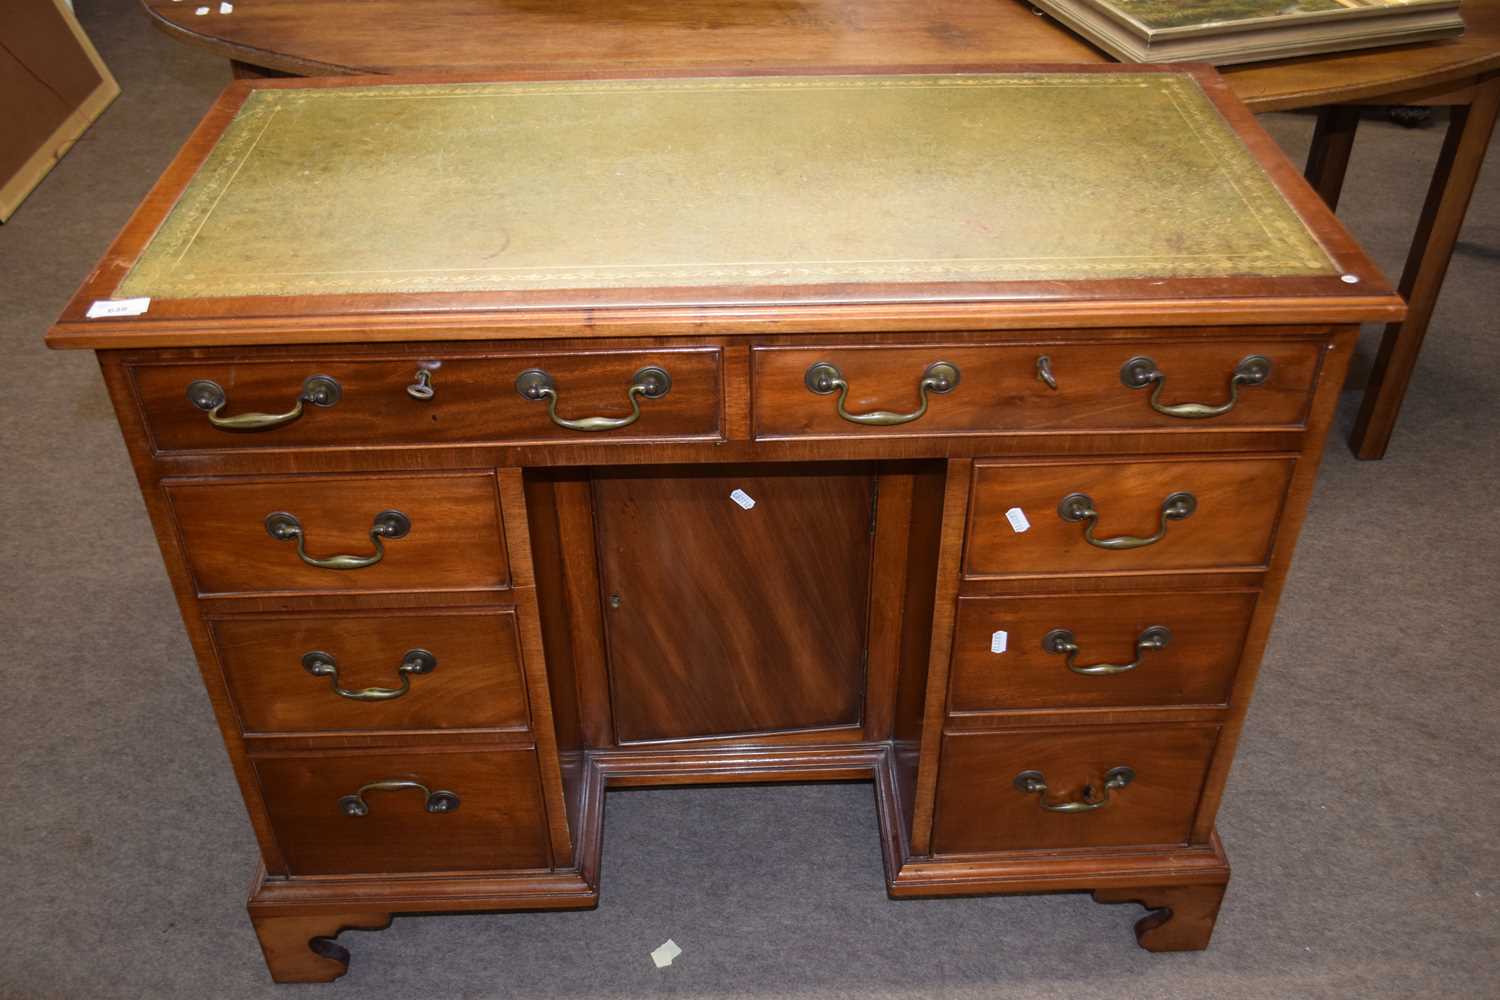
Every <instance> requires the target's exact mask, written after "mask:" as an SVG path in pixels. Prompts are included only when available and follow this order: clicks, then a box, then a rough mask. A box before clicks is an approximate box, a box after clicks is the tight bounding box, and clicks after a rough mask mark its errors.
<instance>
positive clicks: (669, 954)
mask: <svg viewBox="0 0 1500 1000" xmlns="http://www.w3.org/2000/svg"><path fill="white" fill-rule="evenodd" d="M681 954H682V949H681V948H679V947H677V942H676V941H673V940H672V939H671V938H667V940H666V943H665V944H663V945H662V946H661V947H660V948H658V949H656V950H655V951H653V952H652V953H651V961H653V962H655V963H656V967H657V968H658V969H665V968H666V967H667V966H669V965H671V964H672V959H674V958H676V957H677V956H678V955H681Z"/></svg>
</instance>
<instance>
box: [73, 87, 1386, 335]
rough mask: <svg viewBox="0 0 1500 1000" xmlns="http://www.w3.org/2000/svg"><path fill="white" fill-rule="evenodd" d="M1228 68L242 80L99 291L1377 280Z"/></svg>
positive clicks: (1264, 294)
mask: <svg viewBox="0 0 1500 1000" xmlns="http://www.w3.org/2000/svg"><path fill="white" fill-rule="evenodd" d="M1205 81H1208V83H1209V84H1210V86H1209V88H1208V90H1207V91H1206V90H1205V87H1204V83H1205ZM1215 83H1217V78H1215V77H1213V76H1212V75H1211V74H1210V73H1208V72H1207V71H1199V72H1198V73H1197V75H1195V74H1194V73H1192V72H1185V71H1182V70H1176V71H1173V70H1162V69H1156V68H1150V69H1147V68H1129V69H1127V68H1123V67H1122V68H1104V67H1096V68H1092V69H1091V70H1088V71H1048V72H1035V71H1009V72H994V73H975V72H962V73H937V72H930V73H907V74H881V75H850V74H842V73H838V74H799V75H735V76H709V77H686V78H661V77H651V78H636V79H619V78H615V79H591V80H566V79H532V80H513V81H505V82H484V83H454V82H443V83H394V84H390V83H387V84H382V85H378V86H371V85H369V84H368V83H364V84H352V85H349V84H346V85H331V81H319V82H317V83H311V82H299V81H284V82H282V83H281V84H280V85H269V84H266V83H261V84H260V85H259V86H257V87H256V88H253V89H249V88H245V87H244V86H243V85H241V86H240V87H238V88H237V89H236V88H231V94H230V96H229V99H228V101H227V102H224V106H223V107H222V110H221V111H220V113H219V114H218V116H217V117H218V120H217V121H215V116H214V115H211V116H210V120H209V122H206V123H205V126H204V128H203V129H200V132H199V134H198V135H197V136H195V139H194V141H193V143H190V145H189V148H188V150H186V151H184V154H183V157H181V158H180V159H179V163H178V165H177V166H176V167H175V168H174V170H171V171H169V172H168V175H167V177H165V178H164V179H163V182H162V184H161V185H159V186H158V189H157V191H156V192H154V193H153V195H152V197H151V199H148V202H147V205H146V206H145V207H144V208H143V210H142V213H141V215H139V216H138V218H137V219H136V220H134V221H133V223H132V226H131V227H130V228H128V229H127V231H126V233H125V234H124V235H123V236H122V238H121V241H119V242H117V244H116V247H115V248H114V249H113V250H112V251H111V259H108V260H107V264H108V265H109V266H108V267H107V268H106V269H105V270H106V271H107V272H113V273H115V274H116V279H117V284H114V285H113V286H112V287H111V288H110V291H109V295H108V296H103V295H96V294H90V295H89V296H88V297H89V298H103V297H110V298H135V297H150V298H151V300H152V305H151V306H150V312H151V314H152V315H155V316H165V317H169V318H177V319H185V318H198V319H204V318H224V317H230V316H235V315H263V316H303V315H308V314H318V313H322V314H325V315H327V314H356V313H361V312H384V313H390V312H410V311H411V310H413V309H424V310H430V311H434V312H449V313H455V312H461V313H471V312H473V311H474V310H475V309H476V308H477V309H495V308H505V309H512V310H514V309H531V310H538V309H541V310H557V309H564V308H570V307H572V308H578V307H582V308H586V309H589V310H594V309H598V308H601V307H604V308H625V309H628V308H641V307H660V306H677V307H690V308H698V309H704V308H708V309H713V308H724V307H732V308H743V307H746V306H777V307H786V306H788V305H790V304H793V303H803V304H809V305H812V304H816V305H820V306H840V305H845V306H857V305H868V304H871V303H893V302H907V303H912V302H919V303H925V304H933V303H943V302H978V301H989V302H1001V301H1007V300H1010V301H1014V300H1017V299H1020V300H1053V301H1065V300H1071V299H1089V298H1094V299H1107V300H1114V301H1117V302H1129V301H1132V300H1134V301H1144V300H1157V299H1161V298H1178V299H1195V298H1202V297H1204V296H1209V295H1215V294H1219V295H1222V294H1224V293H1229V294H1239V295H1244V296H1246V297H1252V298H1259V299H1262V300H1268V299H1276V298H1285V297H1288V296H1297V297H1300V298H1304V299H1305V298H1308V297H1319V296H1321V297H1325V298H1332V299H1335V300H1345V301H1344V303H1343V304H1345V305H1347V304H1348V300H1349V299H1350V296H1358V297H1368V296H1370V295H1371V294H1374V295H1377V296H1378V295H1382V294H1384V295H1387V296H1388V295H1389V291H1388V290H1386V289H1384V282H1383V281H1382V280H1381V278H1380V276H1379V275H1378V273H1377V272H1375V271H1374V269H1373V268H1372V267H1371V266H1370V265H1369V263H1368V261H1366V260H1364V259H1363V257H1362V256H1361V255H1359V253H1358V251H1357V250H1356V249H1355V248H1354V247H1353V245H1352V243H1351V242H1350V241H1349V240H1348V238H1347V235H1346V234H1344V233H1343V232H1342V230H1341V229H1340V228H1339V227H1338V225H1337V223H1336V222H1334V221H1333V220H1332V219H1331V217H1329V216H1328V214H1327V213H1326V212H1324V211H1321V206H1320V205H1319V204H1318V203H1317V202H1316V201H1315V200H1313V201H1309V199H1308V198H1306V197H1301V198H1300V200H1301V204H1300V205H1294V204H1293V203H1292V202H1291V201H1289V200H1288V194H1287V193H1285V191H1284V189H1285V188H1287V187H1288V186H1293V192H1292V193H1293V194H1294V195H1296V196H1305V195H1306V193H1307V192H1306V191H1305V189H1302V190H1300V191H1299V190H1296V189H1295V184H1297V183H1300V182H1297V181H1295V179H1294V178H1293V179H1289V178H1288V177H1287V174H1288V169H1286V168H1287V166H1288V165H1287V164H1286V163H1285V161H1284V160H1281V159H1280V158H1279V157H1278V156H1276V155H1275V154H1274V153H1273V152H1272V151H1271V150H1269V149H1268V147H1267V144H1266V143H1263V142H1260V141H1259V140H1261V139H1263V138H1264V137H1263V135H1262V134H1260V133H1259V131H1258V128H1257V127H1256V126H1254V124H1253V122H1249V121H1248V116H1246V115H1244V112H1243V109H1237V108H1235V107H1234V106H1233V105H1231V104H1228V103H1226V102H1225V101H1224V99H1223V95H1222V93H1220V94H1217V95H1214V94H1211V93H1210V91H1212V90H1213V89H1214V88H1213V86H1212V84H1215ZM1216 98H1217V100H1216ZM1226 111H1227V112H1228V117H1226ZM1236 111H1238V113H1239V115H1240V117H1241V120H1240V121H1234V120H1233V118H1234V114H1235V112H1236ZM1256 147H1259V148H1256ZM1268 167H1269V168H1271V171H1270V172H1268V169H1267V168H1268ZM1276 173H1279V174H1280V177H1275V176H1273V175H1274V174H1276ZM1278 183H1279V184H1280V185H1281V186H1280V187H1278ZM142 216H144V217H142ZM122 269H123V270H124V272H125V273H124V274H123V279H122V280H121V279H120V278H119V272H120V271H121V270H122ZM78 305H79V303H75V307H77V306H78ZM84 307H85V308H86V305H85V306H84ZM1313 311H1314V312H1316V311H1317V310H1316V309H1314V310H1313ZM1372 318H1373V317H1372ZM113 322H114V321H111V320H104V321H100V320H92V321H89V320H85V323H98V324H101V325H102V326H107V325H110V324H111V323H113ZM138 322H149V320H139V321H138Z"/></svg>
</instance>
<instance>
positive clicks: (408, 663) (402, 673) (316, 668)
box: [302, 649, 437, 701]
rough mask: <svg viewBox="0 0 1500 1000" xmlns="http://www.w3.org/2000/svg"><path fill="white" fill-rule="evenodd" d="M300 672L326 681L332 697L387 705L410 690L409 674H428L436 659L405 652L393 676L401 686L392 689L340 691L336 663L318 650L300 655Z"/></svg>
mask: <svg viewBox="0 0 1500 1000" xmlns="http://www.w3.org/2000/svg"><path fill="white" fill-rule="evenodd" d="M302 669H304V670H306V671H307V672H308V673H310V674H312V675H313V676H314V677H327V678H328V681H329V683H330V684H332V685H333V693H334V694H336V695H338V696H339V697H340V698H348V699H350V700H351V701H390V700H392V699H393V698H399V697H401V696H402V695H404V694H406V692H408V691H410V690H411V677H412V674H430V673H432V672H433V671H434V670H436V669H437V657H436V656H433V655H432V654H431V653H429V652H428V651H427V650H425V649H408V650H407V651H406V652H405V653H404V654H403V655H402V657H401V665H400V666H398V667H397V668H396V675H397V676H398V677H400V678H401V686H400V687H393V688H383V687H368V688H346V687H342V686H341V685H340V684H339V665H338V661H337V660H335V659H334V658H333V654H332V653H325V652H323V651H322V650H319V649H315V650H312V651H311V652H309V653H304V654H303V656H302Z"/></svg>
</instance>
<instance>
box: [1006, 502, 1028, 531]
mask: <svg viewBox="0 0 1500 1000" xmlns="http://www.w3.org/2000/svg"><path fill="white" fill-rule="evenodd" d="M1005 519H1006V520H1007V521H1009V522H1010V530H1011V531H1014V532H1015V533H1016V534H1018V535H1019V534H1020V533H1021V532H1023V531H1030V530H1031V522H1030V521H1028V520H1026V512H1025V511H1024V510H1022V509H1021V508H1019V507H1012V508H1011V509H1010V510H1008V511H1006V512H1005Z"/></svg>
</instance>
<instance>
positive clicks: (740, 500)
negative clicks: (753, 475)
mask: <svg viewBox="0 0 1500 1000" xmlns="http://www.w3.org/2000/svg"><path fill="white" fill-rule="evenodd" d="M729 499H731V500H733V501H734V502H735V503H737V504H739V505H740V506H741V507H743V508H745V509H746V510H749V509H750V508H751V507H754V506H755V498H754V497H752V496H751V495H750V494H748V493H746V492H745V491H744V490H735V491H734V492H733V493H731V494H729Z"/></svg>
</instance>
